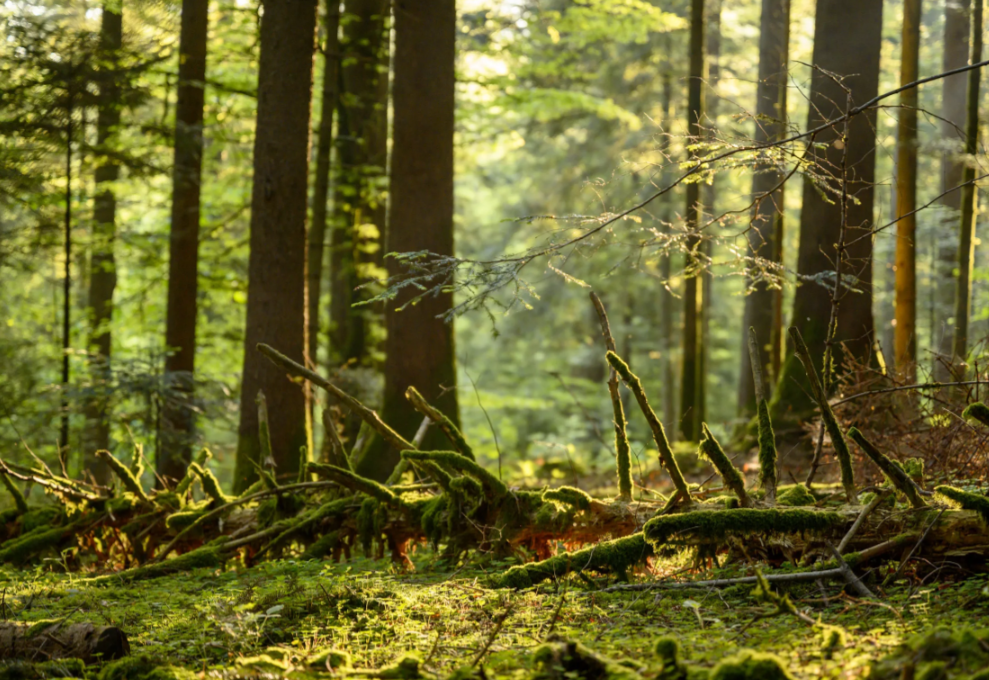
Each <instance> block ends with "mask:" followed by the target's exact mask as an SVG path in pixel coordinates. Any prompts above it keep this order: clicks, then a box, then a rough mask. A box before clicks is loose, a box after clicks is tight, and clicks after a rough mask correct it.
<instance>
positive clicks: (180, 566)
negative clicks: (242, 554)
mask: <svg viewBox="0 0 989 680" xmlns="http://www.w3.org/2000/svg"><path fill="white" fill-rule="evenodd" d="M223 562H224V556H223V552H222V551H221V549H220V547H219V546H216V545H212V544H208V545H204V546H202V547H201V548H196V549H195V550H190V551H189V552H187V553H183V554H182V555H178V556H177V557H172V558H171V559H167V560H165V561H163V562H158V563H157V564H146V565H144V566H141V567H135V568H134V569H127V570H125V571H121V572H118V573H116V574H108V575H107V576H100V577H98V578H96V579H94V580H95V581H96V582H97V583H106V582H113V581H118V580H123V581H127V582H130V581H146V580H149V579H154V578H159V577H161V576H168V575H169V574H176V573H179V572H184V571H192V570H193V569H219V568H220V567H222V566H223Z"/></svg>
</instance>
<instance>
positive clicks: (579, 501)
mask: <svg viewBox="0 0 989 680" xmlns="http://www.w3.org/2000/svg"><path fill="white" fill-rule="evenodd" d="M543 500H546V501H555V502H557V503H562V504H564V505H569V506H571V507H574V508H576V509H578V510H590V509H591V501H592V500H593V499H592V498H591V497H590V495H588V493H587V492H586V491H582V490H581V489H577V488H575V487H572V486H561V487H558V488H556V489H547V490H546V491H544V492H543Z"/></svg>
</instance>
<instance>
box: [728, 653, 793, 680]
mask: <svg viewBox="0 0 989 680" xmlns="http://www.w3.org/2000/svg"><path fill="white" fill-rule="evenodd" d="M710 680H793V676H792V675H790V673H789V672H787V670H786V668H785V667H784V666H783V662H782V661H781V660H780V658H779V657H778V656H776V655H774V654H763V653H761V652H755V651H752V650H751V649H743V650H742V651H741V652H739V653H738V654H735V655H734V656H730V657H728V658H727V659H724V660H723V661H721V662H720V663H719V664H718V665H717V666H715V667H714V669H713V670H712V671H711V675H710Z"/></svg>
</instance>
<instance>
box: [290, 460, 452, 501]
mask: <svg viewBox="0 0 989 680" xmlns="http://www.w3.org/2000/svg"><path fill="white" fill-rule="evenodd" d="M455 455H458V454H455ZM461 457H462V456H461ZM309 470H310V471H312V472H314V473H316V474H318V475H320V476H322V477H329V478H331V479H333V480H335V481H337V482H339V483H341V484H343V485H344V486H347V487H349V488H351V489H353V490H354V491H358V492H360V493H363V494H365V495H367V496H370V497H371V498H375V499H377V500H379V501H381V502H383V503H387V504H388V505H390V506H392V507H394V508H398V509H401V510H405V511H409V510H411V509H412V506H411V505H409V503H408V502H407V501H405V500H403V499H402V498H401V497H399V496H398V495H396V494H395V492H394V491H392V490H391V489H389V488H388V487H387V486H385V485H384V484H381V483H380V482H376V481H375V480H373V479H368V478H367V477H361V476H360V475H358V474H357V473H356V472H351V471H350V470H347V469H345V468H341V467H336V466H335V465H325V464H322V463H310V464H309Z"/></svg>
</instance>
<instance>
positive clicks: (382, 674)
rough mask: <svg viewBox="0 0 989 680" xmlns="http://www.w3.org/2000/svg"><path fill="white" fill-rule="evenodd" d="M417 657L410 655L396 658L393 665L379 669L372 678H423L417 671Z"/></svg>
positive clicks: (407, 679) (408, 679)
mask: <svg viewBox="0 0 989 680" xmlns="http://www.w3.org/2000/svg"><path fill="white" fill-rule="evenodd" d="M419 663H420V661H419V657H417V656H412V655H411V654H409V655H406V656H403V657H400V658H398V659H397V660H396V661H395V662H394V663H392V664H391V665H389V666H385V667H383V668H379V669H378V670H377V671H375V673H374V677H376V678H381V680H416V679H417V678H422V677H424V676H423V675H422V672H421V671H420V670H419Z"/></svg>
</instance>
